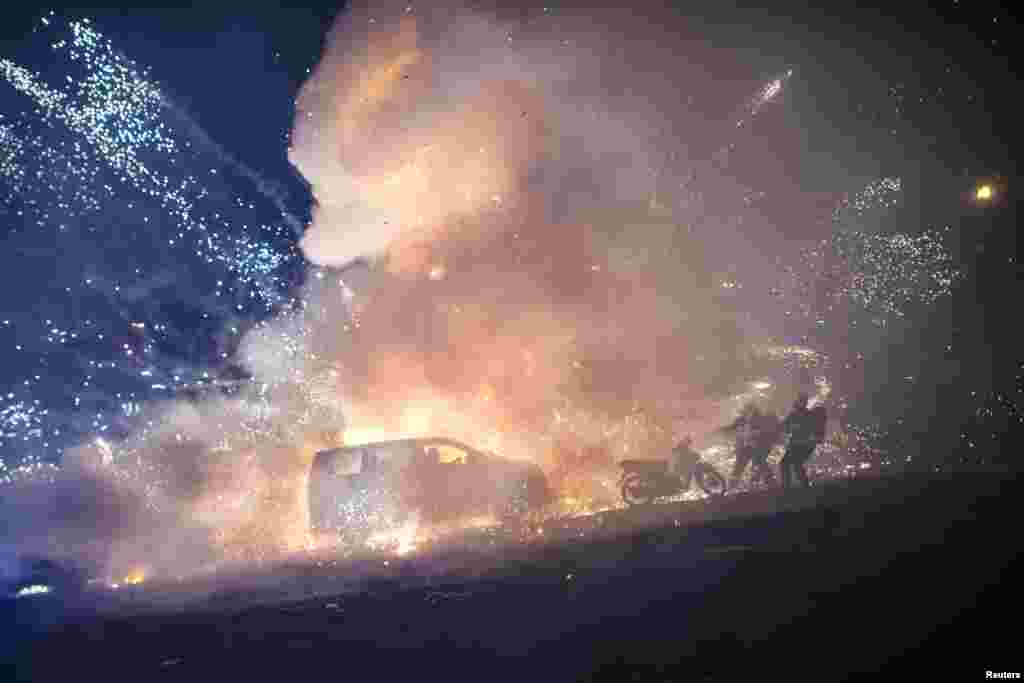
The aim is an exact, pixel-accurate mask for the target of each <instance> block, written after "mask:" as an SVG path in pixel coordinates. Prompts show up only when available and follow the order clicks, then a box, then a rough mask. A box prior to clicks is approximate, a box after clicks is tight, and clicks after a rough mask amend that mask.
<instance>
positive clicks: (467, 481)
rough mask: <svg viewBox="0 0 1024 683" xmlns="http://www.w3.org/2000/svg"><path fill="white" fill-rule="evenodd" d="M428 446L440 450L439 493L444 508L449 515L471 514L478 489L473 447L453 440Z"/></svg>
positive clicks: (436, 482)
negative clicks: (472, 460) (472, 452)
mask: <svg viewBox="0 0 1024 683" xmlns="http://www.w3.org/2000/svg"><path fill="white" fill-rule="evenodd" d="M428 448H429V449H433V450H434V451H436V452H437V478H436V480H435V485H436V487H437V489H438V490H436V491H435V494H436V495H437V496H438V497H439V498H440V501H439V502H440V503H441V505H440V508H441V510H442V511H443V513H444V514H445V516H451V515H465V514H470V513H471V512H472V510H473V503H474V499H475V497H476V493H477V489H476V487H475V486H474V481H473V479H474V478H473V476H472V475H473V472H474V468H473V467H472V466H471V465H470V455H471V451H470V450H469V449H468V448H466V447H465V446H462V445H461V444H457V443H455V442H451V441H436V442H432V443H430V444H429V446H428Z"/></svg>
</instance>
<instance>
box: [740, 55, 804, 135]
mask: <svg viewBox="0 0 1024 683" xmlns="http://www.w3.org/2000/svg"><path fill="white" fill-rule="evenodd" d="M792 75H793V70H792V69H790V70H788V71H787V72H786V73H784V74H782V75H781V76H779V77H778V78H776V79H774V80H772V81H769V82H768V83H766V84H765V85H764V87H762V88H761V89H760V90H758V91H757V93H756V94H755V95H754V96H753V97H752V98H751V99H750V101H749V103H748V105H747V109H746V114H745V116H744V117H743V118H741V119H739V120H738V121H737V122H736V127H737V128H741V127H743V126H745V125H747V124H748V123H749V122H750V121H751V120H752V119H753V118H754V117H755V116H757V115H758V114H759V113H760V111H761V109H762V107H764V106H765V105H766V104H768V103H769V102H772V101H773V100H775V98H776V97H778V96H779V93H781V92H782V89H783V87H784V86H785V84H786V82H787V81H788V80H789V79H790V77H791V76H792Z"/></svg>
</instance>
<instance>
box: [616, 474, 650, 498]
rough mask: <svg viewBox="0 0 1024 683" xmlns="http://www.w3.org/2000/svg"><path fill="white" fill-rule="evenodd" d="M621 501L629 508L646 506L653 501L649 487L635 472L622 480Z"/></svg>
mask: <svg viewBox="0 0 1024 683" xmlns="http://www.w3.org/2000/svg"><path fill="white" fill-rule="evenodd" d="M621 492H622V501H623V502H624V503H625V504H626V505H629V506H633V505H647V504H649V503H650V502H652V501H653V500H654V493H653V492H652V491H651V487H650V486H649V485H648V484H647V483H646V482H645V481H644V478H643V477H642V476H640V474H638V473H637V472H630V473H629V474H627V475H626V476H625V477H623V478H622V489H621Z"/></svg>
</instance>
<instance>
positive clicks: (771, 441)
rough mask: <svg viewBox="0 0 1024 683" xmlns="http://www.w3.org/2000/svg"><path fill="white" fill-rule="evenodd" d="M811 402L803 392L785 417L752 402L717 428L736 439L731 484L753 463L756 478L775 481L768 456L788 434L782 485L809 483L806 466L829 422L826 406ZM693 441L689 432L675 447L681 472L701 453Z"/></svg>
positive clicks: (781, 467)
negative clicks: (815, 404)
mask: <svg viewBox="0 0 1024 683" xmlns="http://www.w3.org/2000/svg"><path fill="white" fill-rule="evenodd" d="M809 403H810V397H809V396H808V395H807V394H806V393H801V394H800V395H799V396H797V399H796V402H795V403H794V404H793V409H792V411H790V413H789V415H787V416H786V418H785V419H784V420H780V419H779V418H778V416H776V415H775V414H774V413H771V412H762V411H761V410H760V409H759V408H758V407H757V406H756V405H754V404H752V403H751V404H748V405H747V406H745V407H744V408H743V410H742V411H741V412H740V415H739V416H738V417H737V418H736V419H735V420H734V421H733V422H732V423H730V424H729V425H726V426H725V427H723V428H721V429H720V430H718V431H719V432H720V433H725V434H731V435H733V436H734V439H735V451H736V461H735V464H734V465H733V468H732V474H731V476H730V480H729V488H735V487H736V485H737V484H738V482H739V480H740V478H741V477H742V476H743V473H744V471H745V470H746V469H747V466H748V465H749V466H751V467H752V472H753V475H754V480H755V481H759V482H761V483H765V484H767V483H772V482H774V481H775V473H774V472H773V471H772V468H771V467H770V466H769V464H768V456H769V455H771V452H772V449H773V448H774V447H775V446H776V445H777V444H779V443H781V442H782V441H783V440H784V439H785V438H786V437H788V438H789V440H788V442H787V444H786V452H785V454H784V455H783V456H782V461H781V462H780V463H779V473H780V476H781V479H782V488H784V489H788V488H790V487H792V486H793V484H794V483H795V482H798V483H799V484H800V485H801V486H809V482H808V480H807V470H806V469H805V466H806V464H807V462H808V461H809V460H810V459H811V458H812V457H813V456H814V451H815V449H816V448H817V447H818V444H820V443H821V442H822V441H824V440H825V426H826V422H827V414H826V411H825V406H823V405H818V406H815V407H814V408H811V407H809ZM692 443H693V440H692V438H691V437H689V436H687V437H685V438H684V439H683V440H682V441H680V442H679V443H678V444H677V445H676V447H675V448H674V449H673V469H674V470H676V471H677V472H679V473H680V474H684V475H685V473H686V472H689V471H690V470H691V469H692V465H693V463H694V462H695V459H696V458H699V457H700V456H699V455H698V454H697V453H696V452H695V451H694V450H693V448H692Z"/></svg>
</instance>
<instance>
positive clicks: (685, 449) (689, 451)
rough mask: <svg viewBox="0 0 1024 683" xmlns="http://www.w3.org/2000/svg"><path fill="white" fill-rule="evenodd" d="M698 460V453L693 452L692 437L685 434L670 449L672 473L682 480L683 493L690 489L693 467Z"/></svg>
mask: <svg viewBox="0 0 1024 683" xmlns="http://www.w3.org/2000/svg"><path fill="white" fill-rule="evenodd" d="M699 460H700V453H698V452H697V451H695V450H693V437H692V436H690V435H689V434H687V435H686V436H684V437H683V438H682V440H680V441H679V443H677V444H676V445H675V447H674V448H673V449H672V463H671V464H672V473H673V474H675V475H676V476H677V477H679V478H680V479H683V491H687V490H689V488H690V480H691V479H692V478H693V467H694V465H696V464H697V461H699Z"/></svg>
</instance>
